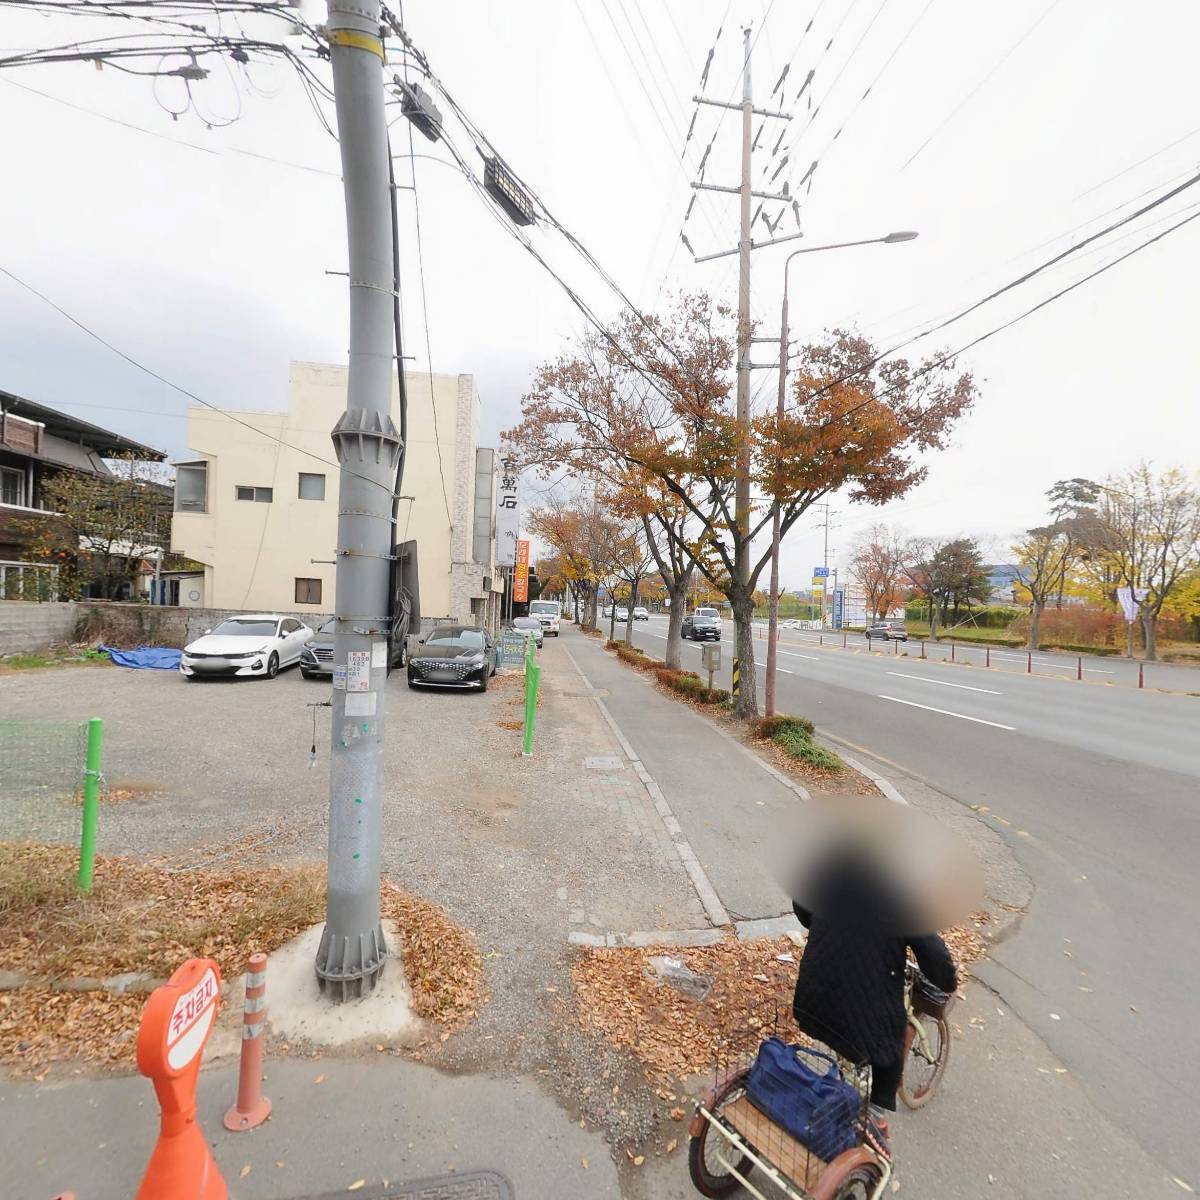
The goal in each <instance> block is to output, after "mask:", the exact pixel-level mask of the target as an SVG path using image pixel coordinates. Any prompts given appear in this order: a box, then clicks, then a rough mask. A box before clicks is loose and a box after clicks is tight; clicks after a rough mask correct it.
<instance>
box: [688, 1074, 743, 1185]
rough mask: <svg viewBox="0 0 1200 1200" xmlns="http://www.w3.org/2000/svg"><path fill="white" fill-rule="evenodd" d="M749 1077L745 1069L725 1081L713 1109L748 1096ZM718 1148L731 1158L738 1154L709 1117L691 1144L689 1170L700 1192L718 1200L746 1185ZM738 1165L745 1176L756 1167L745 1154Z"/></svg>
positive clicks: (712, 1106) (710, 1109) (710, 1110)
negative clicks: (719, 1155) (715, 1128)
mask: <svg viewBox="0 0 1200 1200" xmlns="http://www.w3.org/2000/svg"><path fill="white" fill-rule="evenodd" d="M748 1076H749V1072H748V1071H742V1072H740V1073H739V1074H737V1075H735V1076H734V1077H733V1078H732V1079H730V1080H728V1081H727V1082H726V1083H725V1084H723V1085H722V1086H721V1087H720V1089H718V1091H717V1094H716V1095H715V1096H714V1097H713V1101H712V1104H711V1105H709V1106H708V1109H709V1112H711V1113H714V1114H719V1113H720V1111H721V1109H722V1108H725V1107H726V1106H728V1105H730V1104H732V1103H733V1102H734V1101H735V1100H737V1099H738V1098H739V1097H741V1096H743V1095H745V1093H746V1079H747V1078H748ZM718 1151H720V1152H721V1154H722V1156H723V1157H724V1158H725V1159H726V1160H727V1161H728V1160H729V1159H730V1158H731V1157H732V1155H733V1153H734V1150H733V1147H732V1145H731V1144H730V1143H729V1142H728V1141H726V1140H725V1138H723V1137H722V1136H721V1135H720V1134H719V1133H714V1132H713V1127H712V1122H711V1121H709V1120H707V1119H706V1120H705V1121H704V1124H703V1125H702V1127H701V1129H700V1132H699V1133H698V1134H696V1135H695V1137H693V1138H692V1140H691V1142H690V1143H689V1145H688V1171H689V1173H690V1174H691V1177H692V1183H693V1184H694V1185H695V1187H696V1191H698V1192H699V1193H700V1195H702V1196H711V1197H713V1198H714V1200H719V1198H720V1197H723V1196H732V1195H733V1193H734V1192H736V1191H737V1190H738V1188H740V1187H741V1186H742V1183H741V1180H740V1179H738V1177H737V1176H736V1175H734V1174H733V1173H732V1172H731V1171H730V1170H729V1168H728V1167H727V1166H726V1165H725V1164H724V1163H722V1162H721V1161H720V1159H718V1158H717V1152H718ZM734 1165H735V1166H736V1167H737V1169H738V1171H740V1172H741V1173H742V1174H743V1175H748V1174H749V1173H750V1171H751V1170H752V1169H753V1167H754V1164H753V1163H752V1162H751V1161H750V1159H749V1158H747V1157H746V1156H745V1155H742V1156H741V1157H740V1160H739V1161H738V1162H737V1163H735V1164H734Z"/></svg>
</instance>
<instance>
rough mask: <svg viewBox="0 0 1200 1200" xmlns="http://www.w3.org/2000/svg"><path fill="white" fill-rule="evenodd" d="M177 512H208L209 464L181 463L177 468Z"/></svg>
mask: <svg viewBox="0 0 1200 1200" xmlns="http://www.w3.org/2000/svg"><path fill="white" fill-rule="evenodd" d="M175 510H176V512H207V511H208V463H204V462H200V463H179V464H178V465H177V466H176V468H175Z"/></svg>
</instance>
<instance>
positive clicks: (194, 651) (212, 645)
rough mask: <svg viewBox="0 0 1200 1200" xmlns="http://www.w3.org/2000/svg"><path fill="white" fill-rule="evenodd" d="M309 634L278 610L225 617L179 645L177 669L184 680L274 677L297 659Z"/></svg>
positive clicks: (304, 626)
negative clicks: (186, 642)
mask: <svg viewBox="0 0 1200 1200" xmlns="http://www.w3.org/2000/svg"><path fill="white" fill-rule="evenodd" d="M312 636H313V631H312V630H311V629H309V627H308V626H307V625H305V624H303V623H302V622H301V621H297V620H296V619H295V617H284V616H281V615H280V614H279V613H248V614H246V615H245V616H237V617H229V618H227V619H226V620H224V621H222V622H221V623H220V625H218V626H217V627H216V629H210V630H208V631H207V632H206V633H205V635H204V636H203V637H201V638H197V639H196V640H195V641H194V642H192V643H190V644H189V645H187V646H185V647H184V648H183V654H182V655H181V657H180V659H179V671H180V674H181V675H183V676H184V678H185V679H188V680H195V679H205V678H208V677H209V676H213V677H215V676H218V675H232V676H256V677H258V678H263V679H274V678H275V676H276V675H278V674H279V669H280V668H281V667H290V666H292V665H293V664H295V663H298V662H299V661H300V654H301V652H302V651H303V649H304V647H305V645H306V644H307V643H308V641H309V640H310V639H311V638H312Z"/></svg>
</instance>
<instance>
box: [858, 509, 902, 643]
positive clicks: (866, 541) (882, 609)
mask: <svg viewBox="0 0 1200 1200" xmlns="http://www.w3.org/2000/svg"><path fill="white" fill-rule="evenodd" d="M907 563H908V545H907V543H906V542H905V541H904V539H902V538H901V536H900V534H899V533H898V532H897V531H896V530H894V529H891V528H890V527H889V526H887V525H872V526H871V528H870V529H869V530H867V532H866V534H865V535H864V536H863V537H862V538H861V539H860V540H859V542H858V545H857V546H856V547H855V549H854V553H853V556H852V557H851V559H850V570H851V572H852V573H853V575H854V578H855V579H857V580H858V584H859V587H861V588H862V590H863V591H864V592H865V593H866V595H867V609H868V615H869V617H870V618H872V619H878V620H883V618H884V617H886V616H887V615H888V613H889V612H890V611H891V610H892V609H893V608H894V607H895V606H896V605H897V604H898V603H899V602H900V601H901V600H902V599H903V590H904V583H905V581H906V580H907V578H908V573H907V571H906V570H905V567H906V565H907Z"/></svg>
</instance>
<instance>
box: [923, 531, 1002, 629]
mask: <svg viewBox="0 0 1200 1200" xmlns="http://www.w3.org/2000/svg"><path fill="white" fill-rule="evenodd" d="M906 553H907V556H908V577H909V579H910V580H911V581H912V584H913V587H914V588H915V589H916V591H917V592H918V594H920V595H921V596H923V597H924V598H925V599H926V600H927V601H928V602H929V636H930V637H931V638H936V637H937V625H938V618H939V616H940V617H941V621H942V624H943V625H945V624H948V623H949V620H950V613H951V610H953V613H954V617H955V620H957V619H958V615H959V613H960V611H961V610H962V608H963V606H964V605H965V606H967V607H968V608H969V607H970V606H971V604H972V602H974V601H976V600H979V601H983V600H986V599H987V595H988V590H989V587H988V573H987V568H986V567H985V566H984V562H983V554H982V552H981V551H980V549H979V545H978V543H977V542H975V541H974V540H973V539H971V538H965V537H956V538H944V539H937V538H914V539H912V540H911V541H910V542H909V543H908V546H907V548H906Z"/></svg>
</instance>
